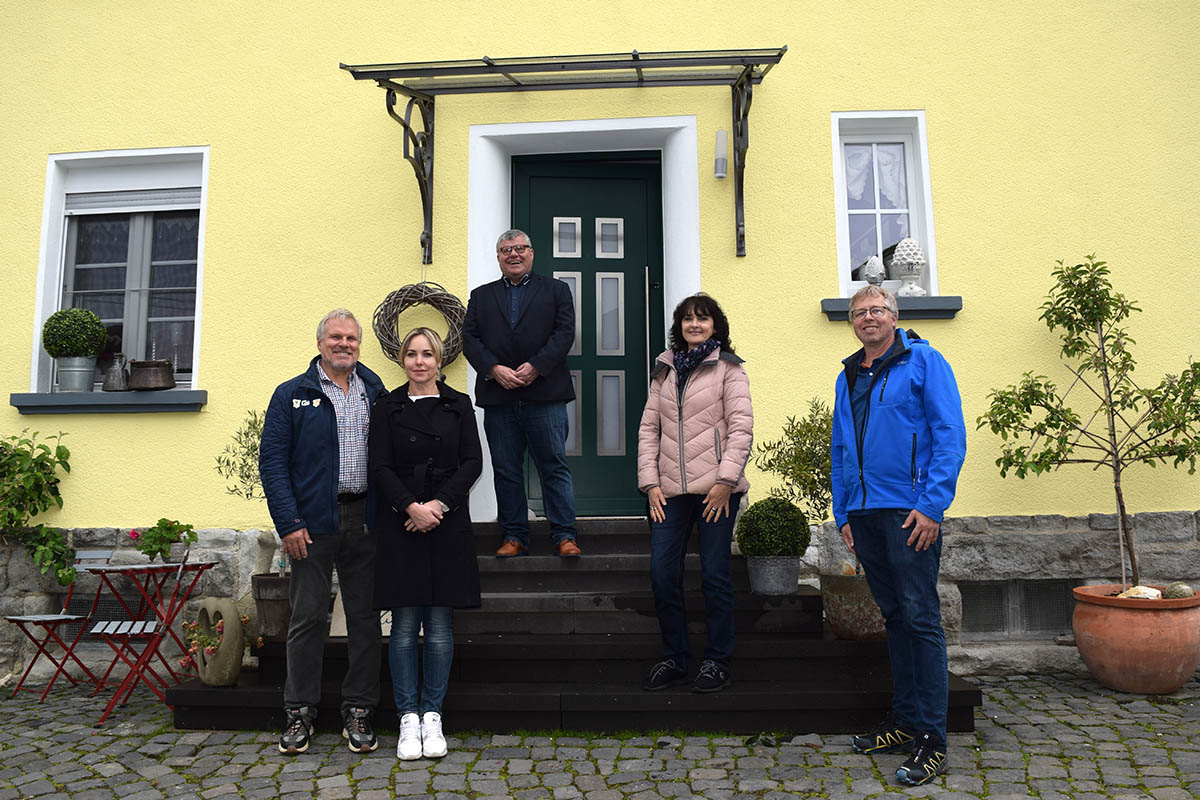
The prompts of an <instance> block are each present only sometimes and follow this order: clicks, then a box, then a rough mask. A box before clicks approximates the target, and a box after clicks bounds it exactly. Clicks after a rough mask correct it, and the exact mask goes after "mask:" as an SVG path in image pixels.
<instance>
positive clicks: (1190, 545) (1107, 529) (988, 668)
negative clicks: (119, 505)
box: [0, 511, 1200, 685]
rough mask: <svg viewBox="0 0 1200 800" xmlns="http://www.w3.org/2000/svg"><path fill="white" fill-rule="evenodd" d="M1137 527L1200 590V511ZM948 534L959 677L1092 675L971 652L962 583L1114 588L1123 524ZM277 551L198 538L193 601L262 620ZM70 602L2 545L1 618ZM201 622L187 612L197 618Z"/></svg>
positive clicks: (945, 569)
mask: <svg viewBox="0 0 1200 800" xmlns="http://www.w3.org/2000/svg"><path fill="white" fill-rule="evenodd" d="M1133 525H1134V537H1135V541H1136V543H1137V552H1138V556H1139V558H1140V559H1141V561H1140V566H1141V571H1142V582H1143V583H1155V584H1164V583H1168V582H1170V581H1173V580H1184V581H1187V582H1189V583H1191V584H1192V585H1193V586H1197V587H1200V512H1189V511H1165V512H1148V513H1143V514H1138V515H1136V516H1134V517H1133ZM70 533H71V540H72V544H73V546H74V547H75V548H76V549H89V548H95V549H110V548H111V549H114V550H116V553H115V556H114V561H116V562H117V563H140V562H144V560H145V556H143V555H142V554H141V553H139V552H138V551H137V550H135V549H134V548H133V547H132V543H131V542H130V540H129V535H128V534H129V531H128V529H119V528H82V529H76V530H73V531H71V532H70ZM813 534H814V535H813V543H812V545H811V546H810V547H809V549H808V552H807V553H806V554H805V557H804V563H805V572H804V576H803V578H802V580H803V581H804V582H805V583H809V584H813V585H815V584H816V582H817V576H818V575H819V574H820V573H821V572H826V573H835V574H836V573H840V572H841V563H842V561H843V560H850V561H853V557H852V556H850V554H849V553H848V552H847V550H846V548H845V546H844V545H843V544H842V538H841V535H840V534H839V533H838V531H837V530H836V529H835V528H834V526H833V523H832V522H827V523H825V524H824V525H823V526H821V527H820V528H816V527H814V529H813ZM943 535H944V537H945V539H944V542H943V547H942V569H941V583H940V585H939V587H938V590H939V594H940V596H941V602H942V620H943V624H944V626H945V628H946V638H947V642H948V643H949V644H950V658H951V668H952V669H954V670H955V671H956V672H959V673H961V674H978V673H988V672H1061V671H1064V670H1066V671H1080V672H1081V671H1083V663H1082V662H1081V661H1080V660H1079V655H1078V653H1077V651H1076V650H1075V648H1074V647H1057V646H1055V645H1053V644H1051V643H1048V642H1045V641H1041V642H987V643H965V644H964V643H963V642H962V635H961V632H962V596H961V594H960V592H959V587H958V584H959V583H960V582H965V581H991V580H997V581H999V580H1016V579H1021V580H1038V579H1068V580H1072V581H1078V582H1079V583H1115V582H1117V581H1119V580H1120V577H1121V567H1120V562H1119V561H1118V552H1119V551H1118V545H1117V522H1116V516H1115V515H1113V514H1090V515H1087V516H1079V517H1068V516H1061V515H1053V514H1051V515H1035V516H992V517H957V518H947V519H946V521H945V523H944V525H943ZM277 546H278V539H277V538H276V536H275V534H274V532H271V531H259V530H248V531H235V530H224V529H215V530H204V531H199V541H198V542H197V543H196V545H195V546H194V547H193V548H192V552H191V556H190V557H191V558H193V559H200V560H213V561H216V562H217V566H216V567H214V568H213V569H212V570H210V571H208V572H207V573H206V574H205V576H204V578H203V583H202V584H201V585H200V586H199V587H198V588H197V590H196V592H195V593H194V595H193V596H194V597H196V598H199V597H203V596H211V597H230V598H233V599H234V600H235V601H236V602H238V604H239V606H240V607H242V609H243V610H244V611H245V612H246V613H249V614H250V615H251V616H252V617H253V615H254V603H253V602H252V601H251V600H250V599H249V592H250V576H251V575H253V574H254V573H257V572H267V571H269V570H270V566H271V561H272V558H273V556H274V553H275V551H276V549H277ZM585 558H586V556H585ZM63 593H64V590H63V589H61V588H60V587H58V586H57V584H55V583H54V581H53V580H51V579H49V578H47V577H45V576H43V575H41V574H40V573H39V572H38V571H37V569H36V568H35V567H34V565H33V562H32V561H31V560H30V559H29V558H28V557H27V556H26V554H25V551H24V548H22V547H20V546H19V545H17V546H0V615H4V614H38V613H53V612H56V611H58V610H59V609H60V608H61V604H62V595H63ZM193 614H194V612H193V611H192V610H191V609H188V610H187V611H185V615H186V616H188V617H191V616H192V615H193ZM252 624H253V623H252ZM33 653H34V649H33V645H32V644H30V643H29V642H28V641H27V640H26V639H25V637H24V636H22V635H21V632H20V631H19V630H17V628H16V626H15V625H11V624H4V625H2V626H0V676H4V675H7V676H8V677H7V678H4V679H0V684H7V685H12V684H11V682H12V681H13V680H15V677H16V675H19V674H20V671H21V670H23V669H24V665H25V663H27V661H26V660H27V659H28V658H29V657H30V656H32V654H33ZM101 655H103V653H102V654H101ZM39 669H40V667H39ZM14 673H15V674H14Z"/></svg>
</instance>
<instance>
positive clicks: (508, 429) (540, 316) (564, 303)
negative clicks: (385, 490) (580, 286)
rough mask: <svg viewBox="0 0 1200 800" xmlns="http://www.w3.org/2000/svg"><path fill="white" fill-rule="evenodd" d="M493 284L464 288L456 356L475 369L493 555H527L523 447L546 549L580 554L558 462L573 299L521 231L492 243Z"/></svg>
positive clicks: (569, 492)
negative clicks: (538, 488)
mask: <svg viewBox="0 0 1200 800" xmlns="http://www.w3.org/2000/svg"><path fill="white" fill-rule="evenodd" d="M496 260H497V261H498V262H499V263H500V273H501V275H500V278H499V280H495V281H492V282H490V283H485V284H484V285H482V286H479V287H477V288H476V289H475V290H474V291H473V292H471V299H470V301H469V302H468V303H467V318H466V320H465V321H464V322H463V353H464V354H465V355H466V357H467V360H468V361H469V362H471V366H473V367H474V368H475V371H476V372H477V373H478V375H477V377H476V379H475V403H476V404H477V405H479V406H482V407H483V409H484V414H483V429H484V433H485V434H486V435H487V441H488V449H489V450H490V451H491V458H492V472H493V475H494V478H495V485H496V506H497V510H498V516H499V519H500V528H501V530H502V531H503V532H504V542H503V543H502V544H501V547H500V549H499V550H497V551H496V556H497V557H499V558H511V557H513V556H523V555H526V554H527V553H528V552H529V549H528V548H529V506H528V502H527V500H526V497H525V472H524V464H525V450H526V448H528V449H529V452H530V453H531V454H532V455H533V463H534V466H536V467H537V471H538V477H539V478H540V479H541V483H542V499H543V501H544V502H545V504H546V518H547V519H548V520H549V521H550V537H551V540H552V541H553V544H554V549H555V552H556V553H558V555H560V556H562V557H564V558H575V557H578V556H579V555H580V550H579V546H578V545H577V544H576V543H575V485H574V482H573V480H572V478H571V470H570V469H569V468H568V467H567V455H566V441H567V402H568V401H570V400H574V399H575V390H574V387H573V386H572V385H571V375H570V373H569V372H567V351H569V350H570V349H571V345H572V344H573V343H574V341H575V304H574V302H573V301H572V299H571V290H570V289H568V288H567V285H566V284H565V283H563V282H562V281H559V280H555V279H554V278H548V277H546V276H545V275H536V274H534V272H533V245H532V244H530V241H529V236H528V235H527V234H525V233H524V232H522V231H518V230H509V231H505V232H504V233H502V234H501V235H500V238H499V239H498V240H497V242H496Z"/></svg>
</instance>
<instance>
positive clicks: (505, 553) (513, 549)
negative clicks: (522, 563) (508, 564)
mask: <svg viewBox="0 0 1200 800" xmlns="http://www.w3.org/2000/svg"><path fill="white" fill-rule="evenodd" d="M528 554H529V551H528V550H526V549H525V545H523V544H521V543H520V542H518V541H516V540H514V539H506V540H505V541H504V544H502V545H500V549H499V550H497V551H496V558H512V557H514V556H523V555H528Z"/></svg>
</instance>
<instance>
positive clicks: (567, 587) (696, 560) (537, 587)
mask: <svg viewBox="0 0 1200 800" xmlns="http://www.w3.org/2000/svg"><path fill="white" fill-rule="evenodd" d="M731 567H732V573H733V588H734V592H749V591H750V579H749V577H748V575H747V573H746V559H744V558H738V557H735V558H734V559H733V560H732V562H731ZM479 581H480V587H481V588H482V590H483V591H485V592H495V593H500V592H503V593H513V592H573V593H590V594H622V593H629V592H641V591H646V590H647V589H649V588H650V555H649V554H648V553H617V554H611V555H591V556H589V555H585V556H583V557H582V558H559V557H558V556H549V555H547V556H522V557H519V558H494V557H493V558H489V557H487V556H480V557H479ZM683 582H684V588H685V589H686V590H689V591H695V590H698V589H699V588H700V556H698V555H696V554H689V555H688V556H687V557H686V558H685V559H684V576H683Z"/></svg>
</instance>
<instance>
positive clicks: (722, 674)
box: [692, 659, 733, 693]
mask: <svg viewBox="0 0 1200 800" xmlns="http://www.w3.org/2000/svg"><path fill="white" fill-rule="evenodd" d="M732 682H733V679H732V678H730V677H729V670H727V669H725V668H724V667H722V666H721V665H720V664H718V663H717V662H715V661H710V660H709V659H705V660H704V663H702V664H701V665H700V672H699V673H697V674H696V680H694V681H692V691H693V692H705V693H707V692H719V691H721V690H722V689H724V688H725V687H726V686H728V685H729V684H731V683H732Z"/></svg>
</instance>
